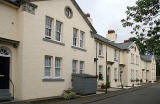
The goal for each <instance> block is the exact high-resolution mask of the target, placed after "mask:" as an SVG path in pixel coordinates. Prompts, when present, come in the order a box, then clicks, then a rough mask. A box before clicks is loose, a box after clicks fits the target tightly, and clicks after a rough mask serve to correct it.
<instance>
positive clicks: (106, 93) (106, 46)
mask: <svg viewBox="0 0 160 104" xmlns="http://www.w3.org/2000/svg"><path fill="white" fill-rule="evenodd" d="M107 53H108V52H107V46H106V94H107V84H108V83H107V82H108V81H107V80H108V79H107V74H108V73H107V69H108V66H107Z"/></svg>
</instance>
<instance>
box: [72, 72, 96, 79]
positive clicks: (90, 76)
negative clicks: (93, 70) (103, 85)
mask: <svg viewBox="0 0 160 104" xmlns="http://www.w3.org/2000/svg"><path fill="white" fill-rule="evenodd" d="M72 76H75V77H83V78H96V76H94V75H89V74H75V73H74V74H72Z"/></svg>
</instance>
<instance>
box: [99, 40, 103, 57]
mask: <svg viewBox="0 0 160 104" xmlns="http://www.w3.org/2000/svg"><path fill="white" fill-rule="evenodd" d="M99 56H103V45H102V44H101V43H99Z"/></svg>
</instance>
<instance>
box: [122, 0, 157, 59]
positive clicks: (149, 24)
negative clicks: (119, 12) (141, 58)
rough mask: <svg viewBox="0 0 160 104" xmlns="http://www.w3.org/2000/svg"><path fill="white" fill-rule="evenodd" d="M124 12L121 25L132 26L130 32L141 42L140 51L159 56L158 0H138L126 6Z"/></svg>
mask: <svg viewBox="0 0 160 104" xmlns="http://www.w3.org/2000/svg"><path fill="white" fill-rule="evenodd" d="M126 14H127V17H126V18H125V19H122V20H121V22H122V25H123V27H132V28H133V29H132V31H131V33H132V34H136V36H137V37H135V39H138V40H137V42H138V41H139V43H141V44H140V45H142V44H143V45H142V46H143V47H142V48H144V49H141V50H142V52H141V53H143V54H144V53H147V54H156V55H158V56H160V1H159V0H138V1H137V2H136V5H135V6H131V7H127V11H126Z"/></svg>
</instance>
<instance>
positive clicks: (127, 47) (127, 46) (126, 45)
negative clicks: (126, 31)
mask: <svg viewBox="0 0 160 104" xmlns="http://www.w3.org/2000/svg"><path fill="white" fill-rule="evenodd" d="M134 43H135V42H133V41H131V42H127V43H116V44H117V46H118V47H119V48H120V49H122V50H128V49H129V48H130V47H131V46H132V45H133V44H134Z"/></svg>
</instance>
